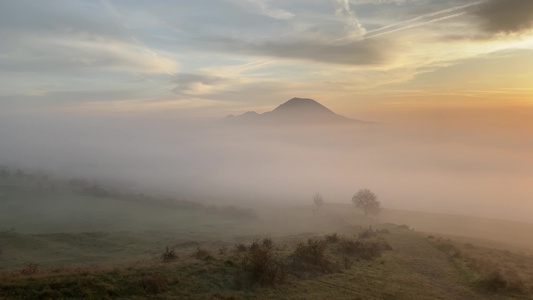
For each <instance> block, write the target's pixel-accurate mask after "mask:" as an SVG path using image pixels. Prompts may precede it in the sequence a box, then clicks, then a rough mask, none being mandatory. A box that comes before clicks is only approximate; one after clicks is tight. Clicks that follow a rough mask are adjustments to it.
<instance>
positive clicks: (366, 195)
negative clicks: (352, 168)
mask: <svg viewBox="0 0 533 300" xmlns="http://www.w3.org/2000/svg"><path fill="white" fill-rule="evenodd" d="M352 202H353V204H355V206H356V207H357V208H360V209H362V210H363V211H364V212H365V217H368V215H369V214H371V215H377V214H379V212H380V211H381V203H380V202H379V201H378V197H377V196H376V194H374V193H373V192H372V191H370V190H369V189H361V190H359V191H358V192H357V194H355V196H353V198H352Z"/></svg>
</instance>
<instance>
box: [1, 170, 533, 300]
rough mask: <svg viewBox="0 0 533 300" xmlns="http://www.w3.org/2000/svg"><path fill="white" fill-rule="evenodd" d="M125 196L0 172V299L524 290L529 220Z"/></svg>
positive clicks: (531, 264) (413, 295)
mask: <svg viewBox="0 0 533 300" xmlns="http://www.w3.org/2000/svg"><path fill="white" fill-rule="evenodd" d="M125 198H127V197H123V196H122V197H119V198H113V196H110V195H106V196H105V197H102V196H91V195H87V194H86V193H85V194H84V193H80V192H79V190H77V189H75V188H73V187H72V186H71V185H70V184H69V183H68V182H67V181H62V180H52V179H40V180H37V179H32V180H29V179H28V178H3V179H1V181H0V251H1V252H0V299H111V298H119V299H145V298H151V299H325V298H331V299H532V297H533V284H532V283H533V255H532V254H533V247H531V240H530V239H528V236H527V235H526V233H527V232H531V231H532V230H531V229H532V228H533V225H532V224H527V223H516V222H510V221H501V220H490V219H479V218H473V217H461V216H450V215H438V214H428V213H420V212H408V211H397V210H389V209H383V211H382V212H381V214H380V215H379V217H378V218H365V216H364V214H363V213H362V212H361V211H359V210H357V209H356V208H354V207H353V205H351V204H332V203H329V204H328V203H326V204H324V205H323V206H322V207H320V208H319V209H317V208H316V207H315V206H314V205H312V202H311V200H310V204H309V205H301V206H289V205H287V206H267V205H263V206H256V207H252V209H253V210H254V211H255V212H256V215H254V216H253V217H250V218H240V217H235V216H234V215H233V214H231V213H230V214H228V213H227V211H226V210H223V209H221V208H220V207H219V208H213V207H210V206H208V205H203V204H202V206H196V207H195V206H191V205H189V206H187V207H184V206H183V205H168V203H163V202H160V201H158V199H161V198H162V197H159V198H158V197H154V199H155V200H154V201H152V202H150V201H131V200H127V199H126V200H125ZM135 199H138V198H135ZM143 199H144V198H143ZM182 204H183V203H182ZM189 204H190V203H189ZM246 209H249V208H246ZM465 228H468V230H465Z"/></svg>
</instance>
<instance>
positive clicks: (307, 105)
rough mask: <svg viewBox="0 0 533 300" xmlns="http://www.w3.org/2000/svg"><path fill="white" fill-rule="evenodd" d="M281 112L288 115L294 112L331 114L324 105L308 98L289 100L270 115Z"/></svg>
mask: <svg viewBox="0 0 533 300" xmlns="http://www.w3.org/2000/svg"><path fill="white" fill-rule="evenodd" d="M281 111H287V112H290V113H295V112H298V111H299V112H303V111H306V112H315V113H319V112H322V113H333V112H332V111H331V110H329V109H328V108H327V107H325V106H324V105H322V104H320V103H318V102H316V101H315V100H313V99H309V98H292V99H291V100H289V101H287V102H285V103H283V104H281V105H280V106H278V107H276V109H274V110H273V111H272V113H275V112H281Z"/></svg>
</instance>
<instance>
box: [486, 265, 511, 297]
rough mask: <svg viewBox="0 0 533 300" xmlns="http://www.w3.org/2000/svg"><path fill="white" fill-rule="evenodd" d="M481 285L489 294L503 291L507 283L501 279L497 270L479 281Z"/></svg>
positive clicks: (500, 274)
mask: <svg viewBox="0 0 533 300" xmlns="http://www.w3.org/2000/svg"><path fill="white" fill-rule="evenodd" d="M481 284H482V285H483V287H484V288H486V289H487V290H489V291H491V292H497V291H500V290H504V289H505V288H506V287H507V281H506V280H505V279H504V278H503V275H502V273H501V272H500V271H499V270H494V271H492V272H491V273H489V274H487V275H486V276H485V277H484V278H483V279H482V280H481Z"/></svg>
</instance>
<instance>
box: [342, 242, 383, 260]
mask: <svg viewBox="0 0 533 300" xmlns="http://www.w3.org/2000/svg"><path fill="white" fill-rule="evenodd" d="M385 250H392V247H391V246H390V245H389V244H388V243H387V242H379V241H362V240H356V241H353V240H347V239H344V240H342V241H341V242H340V243H339V251H340V252H341V253H343V254H345V255H349V256H354V257H357V258H361V259H366V260H371V259H374V258H378V257H380V256H381V253H382V252H383V251H385Z"/></svg>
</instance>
